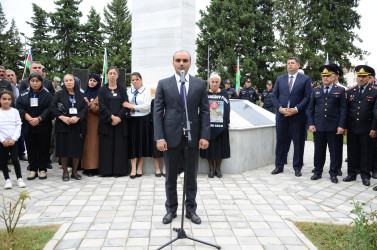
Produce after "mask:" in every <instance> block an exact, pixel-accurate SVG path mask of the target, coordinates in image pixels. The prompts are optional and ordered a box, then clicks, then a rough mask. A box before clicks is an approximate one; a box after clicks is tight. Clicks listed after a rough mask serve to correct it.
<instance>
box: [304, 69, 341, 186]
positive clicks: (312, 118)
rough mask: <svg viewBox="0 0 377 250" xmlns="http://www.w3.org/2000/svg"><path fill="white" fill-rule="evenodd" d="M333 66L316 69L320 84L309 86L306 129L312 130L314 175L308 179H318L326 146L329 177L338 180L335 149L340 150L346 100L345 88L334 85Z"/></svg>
mask: <svg viewBox="0 0 377 250" xmlns="http://www.w3.org/2000/svg"><path fill="white" fill-rule="evenodd" d="M335 71H336V68H335V67H333V66H330V65H323V66H321V67H320V68H319V72H321V75H322V86H318V87H316V88H314V89H313V91H312V94H311V97H310V103H309V109H308V114H309V116H308V124H309V130H310V131H311V132H313V133H315V140H314V175H313V176H312V177H311V179H312V180H318V179H320V178H322V172H323V166H324V164H325V161H326V160H325V159H326V147H327V145H328V147H329V151H330V171H329V174H330V180H331V182H332V183H338V178H337V177H336V176H337V163H338V162H339V161H342V159H339V156H340V155H341V154H339V153H338V152H339V151H341V150H343V146H341V147H340V145H339V137H341V138H343V134H344V131H345V128H346V120H347V101H346V98H345V89H344V88H342V87H339V86H337V85H336V84H334V81H335V79H336V76H335V74H334V72H335Z"/></svg>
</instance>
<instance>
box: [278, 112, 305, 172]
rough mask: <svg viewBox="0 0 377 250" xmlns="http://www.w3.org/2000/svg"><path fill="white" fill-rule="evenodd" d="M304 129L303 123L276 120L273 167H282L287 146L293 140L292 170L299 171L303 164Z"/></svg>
mask: <svg viewBox="0 0 377 250" xmlns="http://www.w3.org/2000/svg"><path fill="white" fill-rule="evenodd" d="M305 129H306V128H305V121H292V120H291V119H285V120H276V149H275V156H276V158H275V166H276V167H277V168H283V167H284V163H285V160H286V156H287V153H288V150H289V147H288V145H289V144H290V142H291V140H293V147H294V152H293V169H294V170H301V168H302V165H303V162H304V148H305Z"/></svg>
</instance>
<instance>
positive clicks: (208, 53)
mask: <svg viewBox="0 0 377 250" xmlns="http://www.w3.org/2000/svg"><path fill="white" fill-rule="evenodd" d="M207 89H209V46H208V57H207Z"/></svg>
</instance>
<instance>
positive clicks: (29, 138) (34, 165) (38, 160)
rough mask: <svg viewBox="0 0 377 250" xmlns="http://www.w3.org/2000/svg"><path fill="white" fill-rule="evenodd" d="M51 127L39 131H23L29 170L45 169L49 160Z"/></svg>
mask: <svg viewBox="0 0 377 250" xmlns="http://www.w3.org/2000/svg"><path fill="white" fill-rule="evenodd" d="M50 140H51V129H46V131H43V132H41V133H25V143H26V149H27V152H28V162H29V165H30V171H35V172H38V170H39V171H46V169H47V168H46V167H47V164H48V163H49V161H50V154H49V150H50Z"/></svg>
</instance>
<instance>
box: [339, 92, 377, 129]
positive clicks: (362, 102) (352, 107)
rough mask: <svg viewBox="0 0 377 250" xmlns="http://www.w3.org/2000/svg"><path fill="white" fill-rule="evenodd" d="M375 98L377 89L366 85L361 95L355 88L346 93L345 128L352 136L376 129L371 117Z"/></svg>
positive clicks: (374, 120) (373, 118)
mask: <svg viewBox="0 0 377 250" xmlns="http://www.w3.org/2000/svg"><path fill="white" fill-rule="evenodd" d="M376 98H377V89H376V87H372V86H370V85H368V87H367V88H366V89H365V90H364V92H363V94H362V95H360V94H359V87H358V86H355V87H353V88H351V89H349V90H347V92H346V99H347V102H348V112H347V127H348V131H349V132H350V133H353V134H369V133H370V131H371V130H376V129H377V120H376V118H375V116H374V115H373V110H375V109H376V108H375V103H376Z"/></svg>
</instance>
